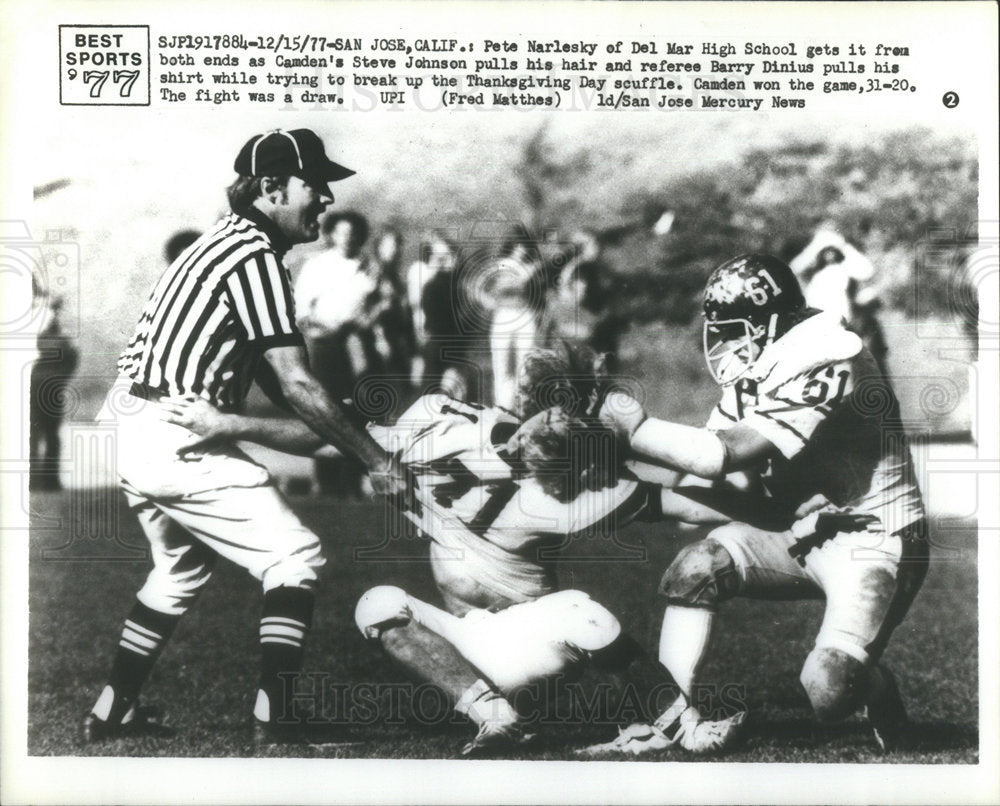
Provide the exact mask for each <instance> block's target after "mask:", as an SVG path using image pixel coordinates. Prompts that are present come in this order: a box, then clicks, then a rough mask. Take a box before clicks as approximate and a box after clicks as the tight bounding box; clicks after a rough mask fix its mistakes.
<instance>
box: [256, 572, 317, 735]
mask: <svg viewBox="0 0 1000 806" xmlns="http://www.w3.org/2000/svg"><path fill="white" fill-rule="evenodd" d="M314 600H315V597H314V595H313V592H312V591H310V590H306V589H305V588H284V587H283V588H273V589H272V590H269V591H267V592H266V593H265V594H264V612H263V614H262V615H261V619H260V650H261V661H260V690H259V691H258V693H257V703H256V705H255V706H254V716H255V717H256V718H257V719H258V720H260V721H262V722H282V721H289V720H291V719H292V718H293V715H292V709H291V701H292V691H293V685H294V681H295V676H296V675H297V674H298V672H299V670H300V669H301V668H302V653H303V649H302V645H303V642H304V641H305V637H306V632H307V631H308V630H309V627H310V625H311V624H312V612H313V602H314Z"/></svg>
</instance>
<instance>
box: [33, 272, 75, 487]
mask: <svg viewBox="0 0 1000 806" xmlns="http://www.w3.org/2000/svg"><path fill="white" fill-rule="evenodd" d="M36 303H37V304H39V305H41V306H42V307H43V319H42V323H41V328H40V330H39V332H38V338H37V342H36V345H37V352H38V358H37V359H36V361H35V362H34V364H32V367H31V381H30V387H31V388H30V403H29V425H30V435H29V438H28V442H29V450H30V459H31V461H30V468H29V476H28V484H29V487H30V488H31V489H33V490H59V489H61V488H62V485H61V483H60V481H59V460H60V454H61V451H62V441H61V438H60V433H59V431H60V429H61V428H62V423H63V419H64V418H65V416H66V405H67V403H68V402H69V401H70V400H72V399H73V395H72V390H71V388H70V384H71V381H72V377H73V373H74V372H75V371H76V367H77V363H78V361H79V353H78V352H77V350H76V347H74V346H73V342H72V341H71V340H70V338H69V337H68V336H67V335H66V334H65V333H63V332H62V326H61V325H60V322H59V317H60V311H61V310H62V301H61V300H60V299H59V298H58V297H50V296H48V295H47V294H45V293H44V292H41V293H40V294H39V295H38V296H37V297H36Z"/></svg>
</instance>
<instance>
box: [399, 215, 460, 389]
mask: <svg viewBox="0 0 1000 806" xmlns="http://www.w3.org/2000/svg"><path fill="white" fill-rule="evenodd" d="M455 256H456V249H455V245H454V244H453V243H452V241H451V239H450V238H449V237H448V236H447V235H446V234H445V233H444V232H442V231H441V230H434V231H433V232H432V233H431V236H430V238H429V239H428V241H427V243H426V244H422V245H421V248H420V259H419V260H417V261H416V262H415V263H413V264H412V265H411V266H410V268H409V269H408V270H407V272H406V296H407V299H408V300H409V302H410V309H411V310H412V311H413V330H414V333H415V335H416V338H417V346H418V348H420V349H421V350H422V349H423V347H424V345H425V344H426V343H427V339H428V336H429V334H428V330H427V324H426V321H425V313H424V310H423V305H422V301H423V298H424V289H425V287H426V286H427V284H428V283H429V282H430V281H431V280H433V279H434V277H435V276H436V275H437V273H438V272H440V271H447V272H451V271H454V269H455ZM415 372H416V370H415ZM421 374H422V373H420V372H417V374H416V377H415V379H414V382H415V383H419V379H420V375H421Z"/></svg>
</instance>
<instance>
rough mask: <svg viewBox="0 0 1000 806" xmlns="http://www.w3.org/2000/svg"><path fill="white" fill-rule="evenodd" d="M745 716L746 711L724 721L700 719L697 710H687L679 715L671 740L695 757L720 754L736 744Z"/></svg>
mask: <svg viewBox="0 0 1000 806" xmlns="http://www.w3.org/2000/svg"><path fill="white" fill-rule="evenodd" d="M746 716H747V714H746V711H740V712H739V713H737V714H733V715H732V716H730V717H726V718H725V719H718V720H712V719H702V718H701V716H700V715H699V714H698V711H697V709H695V708H688V710H687V711H685V712H684V713H683V714H682V715H681V718H680V727H679V728H678V729H677V733H675V734H674V739H673V740H674V741H675V742H676V743H677V744H679V745H680V746H681V747H683V748H684V749H685V750H687V751H688V752H690V753H695V754H697V755H708V754H711V753H721V752H723V751H724V750H728V749H729V748H730V747H732V746H733V744H735V743H736V741H737V739H738V738H739V736H740V734H741V733H742V729H743V724H744V722H745V721H746Z"/></svg>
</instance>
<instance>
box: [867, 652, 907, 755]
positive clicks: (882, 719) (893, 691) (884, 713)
mask: <svg viewBox="0 0 1000 806" xmlns="http://www.w3.org/2000/svg"><path fill="white" fill-rule="evenodd" d="M878 669H879V671H880V672H882V677H883V679H884V680H885V689H884V690H883V692H882V695H881V696H880V697H879V698H878V700H877V701H875V702H870V703H868V704H867V705H866V706H865V718H866V719H867V720H868V724H870V725H871V727H872V732H873V733H874V734H875V743H876V744H878V746H879V749H880V750H881V751H882V752H883V753H888V752H889V751H891V750H895V749H896V748H897V747H899V745H900V742H901V740H902V739H903V737H904V736H905V735H906V730H907V728H908V727H909V726H910V719H909V717H908V716H907V715H906V706H905V705H904V704H903V696H902V695H901V694H900V693H899V686H898V685H897V684H896V678H895V677H894V676H893V674H892V672H890V671H889V670H888V669H886V668H885V667H884V666H879V667H878Z"/></svg>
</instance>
